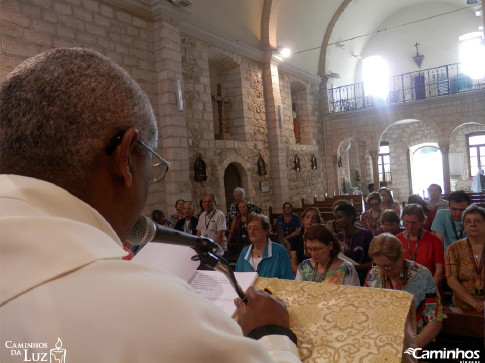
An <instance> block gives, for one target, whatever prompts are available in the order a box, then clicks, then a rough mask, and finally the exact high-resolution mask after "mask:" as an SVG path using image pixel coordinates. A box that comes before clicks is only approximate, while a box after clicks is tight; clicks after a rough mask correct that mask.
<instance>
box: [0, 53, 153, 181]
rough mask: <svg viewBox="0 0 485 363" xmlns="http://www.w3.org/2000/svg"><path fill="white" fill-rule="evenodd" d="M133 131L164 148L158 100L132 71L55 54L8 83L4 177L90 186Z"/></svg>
mask: <svg viewBox="0 0 485 363" xmlns="http://www.w3.org/2000/svg"><path fill="white" fill-rule="evenodd" d="M130 127H134V128H136V129H138V131H139V133H140V138H141V139H143V140H144V141H145V142H146V143H147V144H148V145H150V146H152V147H156V145H157V125H156V119H155V115H154V113H153V109H152V107H151V105H150V101H149V100H148V97H147V96H146V94H145V93H144V92H143V91H142V90H141V88H140V86H139V85H138V84H137V83H136V82H135V80H134V79H133V78H132V77H131V76H130V75H129V74H128V73H127V72H126V71H125V70H123V69H122V68H121V67H120V66H118V65H117V64H115V63H114V62H113V61H112V60H110V59H109V58H107V57H104V56H102V55H101V54H99V53H97V52H95V51H92V50H88V49H81V48H71V49H67V48H58V49H53V50H50V51H48V52H45V53H42V54H39V55H37V56H35V57H32V58H30V59H27V60H26V61H24V62H23V63H21V64H20V65H19V66H18V67H17V68H15V69H14V71H13V72H12V73H10V74H9V75H8V76H7V78H6V79H5V80H4V81H3V82H2V84H1V85H0V154H1V155H2V163H1V165H0V172H1V173H9V174H19V175H25V176H31V177H35V178H40V179H43V180H48V181H51V182H54V183H55V184H58V185H60V186H63V187H69V188H82V186H80V185H79V184H83V179H85V178H86V176H88V175H90V173H92V171H93V170H94V168H95V167H96V164H97V163H98V160H99V157H100V155H101V154H102V153H105V149H106V147H107V145H108V144H109V143H110V141H111V140H113V138H114V137H115V136H116V135H118V134H120V133H121V132H124V131H126V130H127V129H128V128H130Z"/></svg>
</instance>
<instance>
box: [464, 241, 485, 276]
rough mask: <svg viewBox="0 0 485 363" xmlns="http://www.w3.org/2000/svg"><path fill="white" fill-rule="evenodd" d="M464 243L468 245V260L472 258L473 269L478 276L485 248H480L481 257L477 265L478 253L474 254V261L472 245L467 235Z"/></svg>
mask: <svg viewBox="0 0 485 363" xmlns="http://www.w3.org/2000/svg"><path fill="white" fill-rule="evenodd" d="M466 244H467V246H468V253H469V254H470V260H472V264H473V269H474V270H475V273H476V274H477V276H478V278H480V273H481V272H482V268H483V260H484V256H485V248H484V249H483V250H482V257H481V258H480V262H479V264H478V266H477V262H478V254H475V256H476V261H475V257H474V256H473V255H474V252H473V248H472V245H471V243H470V240H469V239H468V237H467V239H466Z"/></svg>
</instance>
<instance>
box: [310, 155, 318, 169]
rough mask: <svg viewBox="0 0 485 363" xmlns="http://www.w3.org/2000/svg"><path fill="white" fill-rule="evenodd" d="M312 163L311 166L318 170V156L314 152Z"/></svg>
mask: <svg viewBox="0 0 485 363" xmlns="http://www.w3.org/2000/svg"><path fill="white" fill-rule="evenodd" d="M310 163H311V166H312V170H316V169H317V158H316V156H315V154H312V157H311V159H310Z"/></svg>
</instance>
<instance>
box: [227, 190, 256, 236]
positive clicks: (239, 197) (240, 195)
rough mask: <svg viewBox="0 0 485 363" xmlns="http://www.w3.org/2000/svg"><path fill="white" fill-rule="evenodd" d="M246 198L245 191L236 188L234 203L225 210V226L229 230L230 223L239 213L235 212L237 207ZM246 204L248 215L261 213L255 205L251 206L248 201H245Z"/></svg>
mask: <svg viewBox="0 0 485 363" xmlns="http://www.w3.org/2000/svg"><path fill="white" fill-rule="evenodd" d="M244 198H246V191H245V190H244V189H243V188H241V187H237V188H235V189H234V203H232V204H231V205H230V206H229V209H228V210H227V217H226V225H227V227H228V228H229V227H230V226H231V224H232V221H233V220H234V219H235V218H236V217H237V216H238V215H239V212H238V210H237V205H238V204H239V203H240V202H242V201H244V200H245V199H244ZM246 204H247V205H248V215H249V214H251V212H254V213H261V210H262V209H261V208H260V207H258V206H257V205H256V204H253V203H251V202H249V201H246Z"/></svg>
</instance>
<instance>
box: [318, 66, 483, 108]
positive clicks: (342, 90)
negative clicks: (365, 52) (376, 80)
mask: <svg viewBox="0 0 485 363" xmlns="http://www.w3.org/2000/svg"><path fill="white" fill-rule="evenodd" d="M480 89H485V79H472V78H471V77H470V76H468V75H466V74H464V73H462V72H461V71H460V63H454V64H448V65H445V66H440V67H436V68H429V69H424V70H419V71H417V72H410V73H404V74H401V75H397V76H392V77H390V78H389V90H390V91H389V94H388V96H387V98H379V97H375V96H370V95H366V94H365V90H364V83H355V84H350V85H347V86H341V87H336V88H330V89H328V90H327V92H328V109H329V112H331V113H333V112H345V111H353V110H360V109H364V108H369V107H375V106H382V105H387V104H393V103H404V102H408V101H414V100H422V99H425V98H432V97H440V96H446V95H450V94H455V93H460V92H469V91H475V90H480Z"/></svg>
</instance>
